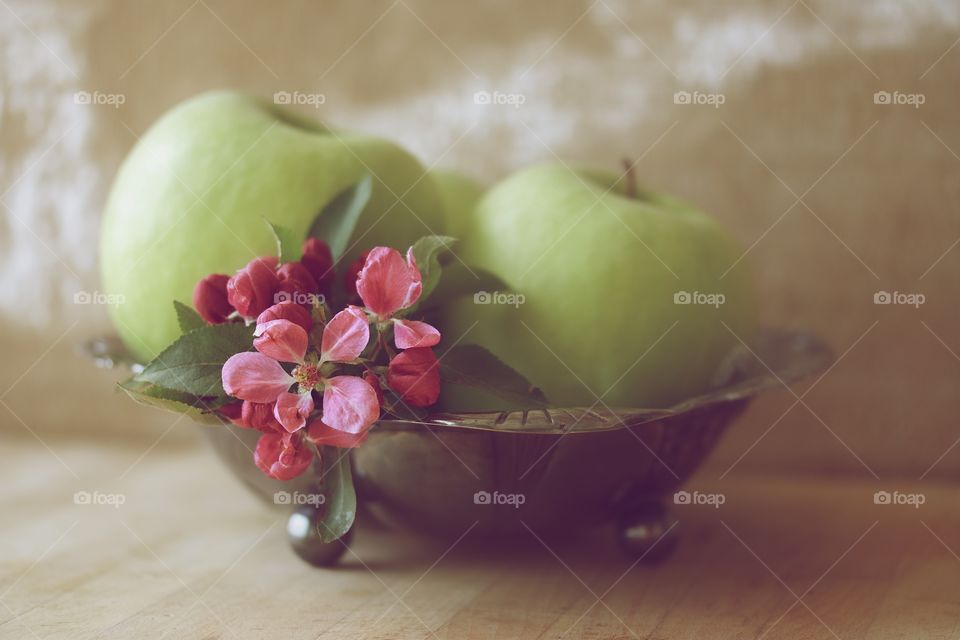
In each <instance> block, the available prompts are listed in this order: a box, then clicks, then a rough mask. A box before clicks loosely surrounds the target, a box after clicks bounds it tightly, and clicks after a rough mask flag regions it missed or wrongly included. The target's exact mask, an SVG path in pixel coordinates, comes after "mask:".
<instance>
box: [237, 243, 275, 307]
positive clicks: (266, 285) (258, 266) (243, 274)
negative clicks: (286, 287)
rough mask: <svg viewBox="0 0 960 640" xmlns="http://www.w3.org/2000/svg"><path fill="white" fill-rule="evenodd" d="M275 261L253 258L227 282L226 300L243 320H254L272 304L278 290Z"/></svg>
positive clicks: (267, 258) (272, 258)
mask: <svg viewBox="0 0 960 640" xmlns="http://www.w3.org/2000/svg"><path fill="white" fill-rule="evenodd" d="M276 268H277V259H276V258H274V257H270V256H268V257H264V258H254V259H253V260H251V261H250V263H249V264H247V266H245V267H244V268H243V269H241V270H240V271H237V273H236V275H234V276H233V277H232V278H230V280H229V281H227V300H229V301H230V304H231V305H233V307H234V308H235V309H236V310H237V311H238V312H239V313H240V315H241V316H243V317H244V318H255V317H256V316H258V315H260V313H262V312H263V311H264V309H266V308H267V307H269V306H270V305H272V304H273V303H274V299H273V298H274V295H276V293H277V290H278V289H279V288H280V279H279V278H278V277H277V272H276Z"/></svg>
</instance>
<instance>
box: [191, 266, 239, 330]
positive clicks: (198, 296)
mask: <svg viewBox="0 0 960 640" xmlns="http://www.w3.org/2000/svg"><path fill="white" fill-rule="evenodd" d="M229 280H230V276H228V275H226V274H223V273H214V274H211V275H209V276H207V277H206V278H204V279H203V280H201V281H200V282H198V283H197V286H196V287H194V289H193V308H194V309H196V310H197V313H199V314H200V317H201V318H203V319H204V320H206V321H207V322H208V323H210V324H220V323H221V322H224V321H226V319H227V316H229V315H230V314H231V313H233V306H232V305H231V304H230V301H229V300H227V282H229Z"/></svg>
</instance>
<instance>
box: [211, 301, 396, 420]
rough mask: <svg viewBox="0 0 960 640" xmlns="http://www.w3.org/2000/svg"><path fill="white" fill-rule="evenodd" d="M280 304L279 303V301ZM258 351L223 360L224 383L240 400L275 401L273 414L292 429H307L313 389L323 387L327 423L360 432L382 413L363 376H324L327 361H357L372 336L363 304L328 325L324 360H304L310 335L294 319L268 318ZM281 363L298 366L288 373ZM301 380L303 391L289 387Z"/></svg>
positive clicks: (258, 331)
mask: <svg viewBox="0 0 960 640" xmlns="http://www.w3.org/2000/svg"><path fill="white" fill-rule="evenodd" d="M276 306H280V305H276ZM254 335H255V336H256V338H254V347H255V348H256V349H257V352H256V353H254V352H249V351H246V352H243V353H238V354H234V355H233V356H230V358H229V359H228V360H227V362H226V363H224V365H223V371H222V377H223V388H224V390H225V391H226V392H227V393H228V394H229V395H232V396H234V397H236V398H240V399H241V400H249V401H251V402H256V403H273V405H274V406H273V417H274V418H275V419H276V421H277V422H278V423H279V424H280V425H281V426H282V427H283V429H284V430H285V431H287V432H290V433H293V432H296V431H298V430H300V429H302V428H303V427H304V426H305V425H306V422H307V420H308V419H309V417H310V414H311V413H312V412H313V410H314V401H313V391H314V390H315V389H316V390H318V391H322V392H323V416H324V418H325V422H326V424H328V425H329V426H330V427H332V428H334V429H338V430H340V431H344V432H348V433H353V434H357V433H360V432H361V431H363V430H364V429H367V428H369V427H370V425H372V424H373V423H374V422H375V421H376V420H377V418H379V417H380V402H379V400H378V397H377V394H376V392H375V391H374V390H373V388H372V387H371V386H370V385H369V384H367V382H365V381H364V380H363V379H362V378H359V377H354V376H334V377H329V378H327V377H324V375H323V374H322V373H321V369H320V367H321V366H322V365H323V364H324V363H325V362H352V361H354V360H356V359H357V358H358V357H359V356H360V354H361V353H362V352H363V350H364V349H365V348H366V346H367V343H368V342H369V341H370V327H369V326H368V323H367V316H366V314H365V313H364V311H363V310H362V309H360V308H359V307H348V308H347V309H344V310H343V311H341V312H339V313H338V314H336V315H335V316H334V317H333V318H331V319H330V322H328V323H327V326H326V327H324V330H323V334H322V336H321V354H320V360H319V362H316V361H314V362H306V361H305V360H304V358H305V355H306V351H307V348H308V342H309V338H308V335H307V332H306V331H304V329H303V327H301V326H300V325H297V324H295V323H293V322H291V321H290V320H284V319H277V320H267V321H266V322H264V323H263V324H259V325H257V329H256V331H255V332H254ZM280 362H293V363H296V364H297V365H298V366H297V367H295V368H294V369H293V372H292V373H287V372H286V371H285V370H284V369H283V367H281V366H280ZM294 383H296V384H297V385H298V387H299V392H298V393H292V392H290V391H289V389H290V387H291V386H292V385H293V384H294Z"/></svg>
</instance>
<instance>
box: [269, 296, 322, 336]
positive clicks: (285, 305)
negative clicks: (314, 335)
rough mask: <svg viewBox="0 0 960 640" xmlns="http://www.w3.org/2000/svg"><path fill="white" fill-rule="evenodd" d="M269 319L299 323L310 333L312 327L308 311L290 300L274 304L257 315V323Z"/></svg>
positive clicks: (311, 319)
mask: <svg viewBox="0 0 960 640" xmlns="http://www.w3.org/2000/svg"><path fill="white" fill-rule="evenodd" d="M271 320H289V321H290V322H292V323H293V324H297V325H300V326H301V327H303V330H304V331H306V332H307V333H310V329H312V328H313V318H312V317H310V312H309V311H307V310H306V309H304V308H303V307H301V306H300V305H299V304H297V303H295V302H292V301H289V300H288V301H284V302H281V303H279V304H275V305H273V306H272V307H270V308H268V309H267V310H266V311H264V312H263V313H261V314H260V315H259V316H257V324H258V325H261V324H266V323H267V322H270V321H271Z"/></svg>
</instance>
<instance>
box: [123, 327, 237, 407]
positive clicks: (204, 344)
mask: <svg viewBox="0 0 960 640" xmlns="http://www.w3.org/2000/svg"><path fill="white" fill-rule="evenodd" d="M252 341H253V327H252V326H250V327H248V326H246V325H243V324H239V323H227V324H214V325H208V326H205V327H201V328H199V329H194V330H193V331H191V332H190V333H187V334H184V335H182V336H180V338H179V339H177V341H176V342H174V343H173V344H171V345H170V346H169V347H167V348H166V349H164V350H163V351H162V352H161V353H160V355H158V356H157V357H156V358H154V359H153V360H152V361H151V362H150V364H148V365H147V366H146V367H144V369H143V371H141V372H140V373H138V374H137V375H136V376H134V380H136V381H137V382H149V383H152V384H155V385H157V386H160V387H163V388H165V389H171V390H173V391H181V392H184V393H187V394H191V395H193V396H199V397H205V396H213V397H216V398H223V397H226V393H224V391H223V386H222V385H221V381H220V370H221V369H222V368H223V363H224V362H226V361H227V359H228V358H229V357H230V356H232V355H233V354H235V353H240V352H241V351H249V350H250V347H251V345H252V343H253V342H252Z"/></svg>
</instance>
